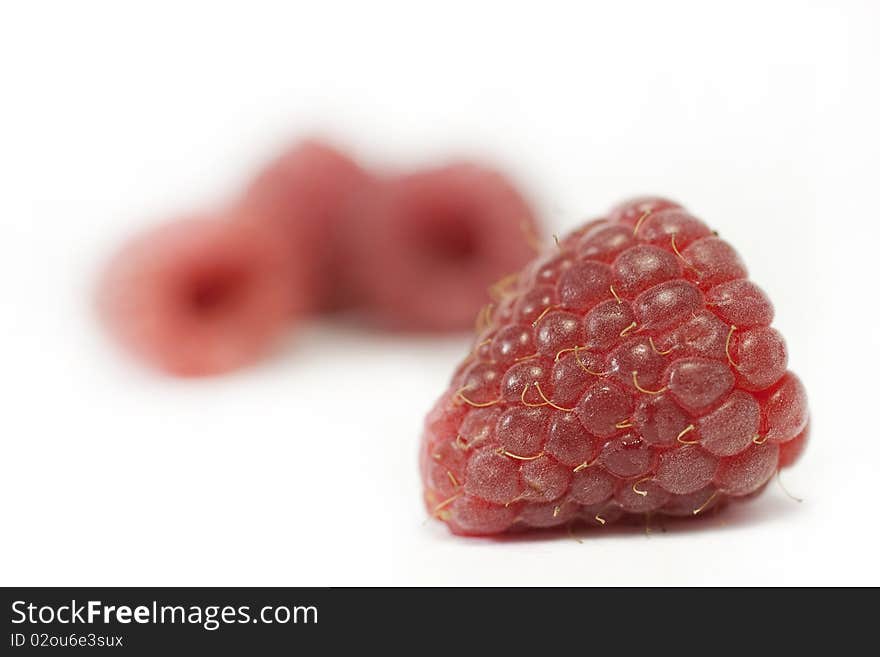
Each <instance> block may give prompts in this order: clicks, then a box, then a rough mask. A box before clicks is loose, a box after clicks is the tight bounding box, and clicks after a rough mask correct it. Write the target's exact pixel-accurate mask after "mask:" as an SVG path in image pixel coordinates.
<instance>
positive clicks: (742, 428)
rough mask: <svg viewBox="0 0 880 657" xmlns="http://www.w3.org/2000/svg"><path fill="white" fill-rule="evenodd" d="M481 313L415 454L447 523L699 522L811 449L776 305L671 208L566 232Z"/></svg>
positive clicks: (632, 206)
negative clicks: (776, 322)
mask: <svg viewBox="0 0 880 657" xmlns="http://www.w3.org/2000/svg"><path fill="white" fill-rule="evenodd" d="M480 318H481V323H480V326H479V328H478V334H477V338H476V342H475V346H474V348H473V350H472V352H471V353H470V355H468V357H467V358H466V359H465V360H464V362H463V363H462V364H461V366H460V367H459V368H458V370H457V371H456V373H455V375H454V377H453V380H452V383H451V385H450V388H449V389H448V390H447V392H446V393H445V394H444V395H443V396H442V397H441V398H440V400H439V401H438V402H437V404H436V405H435V407H434V409H433V410H432V411H431V413H430V414H429V415H428V419H427V422H426V427H425V433H424V437H423V441H422V449H421V470H422V477H423V481H424V484H425V502H426V505H427V507H428V510H429V511H430V512H431V513H432V514H433V515H435V516H436V517H438V518H440V519H441V520H443V521H445V522H446V523H447V524H448V525H449V527H450V529H451V530H452V531H453V532H455V533H458V534H475V535H485V534H494V533H499V532H503V531H508V530H516V529H523V528H534V527H552V526H555V525H559V524H562V523H568V522H571V521H573V520H583V521H585V522H587V523H588V524H592V525H597V526H599V525H604V524H607V523H610V522H612V521H614V520H616V519H619V518H626V517H628V516H633V515H638V514H644V513H648V512H651V513H660V514H666V515H672V516H687V515H690V516H693V515H699V514H701V513H704V512H705V511H706V510H708V509H710V508H713V507H715V506H718V505H721V504H723V503H724V502H726V501H729V500H731V499H735V498H745V497H747V496H751V495H752V494H753V493H755V492H756V491H759V490H760V489H761V488H762V487H763V486H765V485H766V484H767V482H768V481H769V479H770V478H771V477H772V476H773V474H774V473H775V472H776V471H777V469H778V468H781V467H785V466H787V465H790V464H791V463H793V462H794V460H795V459H796V458H797V457H798V456H799V455H800V453H801V451H802V450H803V446H804V444H805V443H806V437H807V434H808V426H807V424H808V419H809V413H808V410H807V398H806V393H805V391H804V388H803V385H802V384H801V382H800V381H799V380H798V378H797V377H796V376H795V375H794V374H792V373H791V372H787V371H786V366H787V351H786V348H785V343H784V342H783V339H782V336H780V335H779V333H778V332H776V331H775V330H774V329H772V328H770V326H769V325H770V323H771V321H772V319H773V308H772V306H771V304H770V301H769V300H768V299H767V296H766V295H765V294H764V293H763V292H762V291H761V289H760V288H758V287H757V286H756V285H755V284H754V283H752V282H750V281H748V280H747V279H746V270H745V267H744V265H743V264H742V261H741V260H740V258H739V256H738V255H737V253H736V251H734V249H733V248H732V247H731V246H730V245H729V244H727V243H726V242H724V241H723V240H721V239H720V238H718V237H717V236H716V235H715V234H713V233H712V231H711V230H710V229H709V228H707V227H706V225H705V224H703V222H702V221H700V220H699V219H696V218H695V217H693V216H691V215H690V214H688V213H687V212H686V211H685V210H684V209H682V208H681V207H680V206H679V205H677V204H675V203H673V202H671V201H667V200H664V199H659V198H646V199H637V200H635V201H630V202H628V203H624V204H622V205H620V206H618V207H617V208H615V209H614V210H612V212H611V213H610V215H609V217H608V218H606V219H601V220H597V221H593V222H591V223H590V224H588V225H587V226H585V227H582V228H581V229H579V230H576V231H575V232H573V233H572V234H571V235H569V236H568V237H566V238H564V239H563V240H561V241H560V243H559V247H558V248H554V249H553V250H551V251H550V252H549V253H547V254H545V255H543V256H541V257H539V258H537V259H536V260H535V261H533V262H532V263H531V264H530V265H528V266H527V267H525V269H523V270H522V271H521V272H520V274H519V275H518V276H517V277H516V279H515V280H513V281H510V282H509V283H508V285H506V286H505V294H504V295H502V299H501V300H500V301H499V302H498V303H497V304H495V305H493V306H490V307H489V308H488V309H487V310H486V311H484V312H483V313H481V315H480Z"/></svg>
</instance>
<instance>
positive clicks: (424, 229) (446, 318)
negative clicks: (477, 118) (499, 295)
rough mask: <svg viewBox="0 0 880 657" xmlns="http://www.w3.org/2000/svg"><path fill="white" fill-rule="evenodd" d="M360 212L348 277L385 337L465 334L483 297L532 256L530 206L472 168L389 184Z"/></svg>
mask: <svg viewBox="0 0 880 657" xmlns="http://www.w3.org/2000/svg"><path fill="white" fill-rule="evenodd" d="M359 211H360V216H359V220H358V221H357V222H355V223H354V224H353V225H351V226H350V229H351V230H350V232H349V233H348V236H349V238H350V243H351V245H352V246H351V250H352V251H353V253H354V267H353V268H352V271H353V272H354V274H355V279H356V281H355V282H356V285H357V288H358V291H359V295H360V297H361V301H362V308H363V311H364V313H365V314H366V315H368V316H369V318H370V319H371V320H372V321H373V322H374V323H375V324H378V325H381V326H384V327H386V328H395V329H415V330H429V331H447V330H458V329H463V328H466V327H468V326H471V325H472V322H473V317H474V314H475V313H476V312H477V310H478V309H479V308H480V306H482V305H483V303H484V296H485V289H486V287H487V286H489V285H490V284H491V283H493V282H494V281H496V280H497V279H498V278H500V277H502V276H504V275H507V274H511V273H513V272H516V271H517V270H518V269H520V268H521V267H522V266H523V265H524V264H525V263H526V262H527V261H528V260H529V259H530V258H531V257H532V256H533V255H534V249H533V247H532V246H531V245H530V244H529V238H530V236H534V234H535V231H536V221H535V217H534V214H533V212H532V210H531V208H530V207H529V205H528V204H527V202H526V200H525V199H524V198H523V197H522V196H521V195H520V193H519V192H518V191H517V190H516V189H515V188H514V186H513V185H512V184H511V183H510V182H509V181H508V180H506V179H505V178H504V177H503V176H502V175H501V174H499V173H497V172H495V171H491V170H489V169H485V168H482V167H479V166H476V165H473V164H468V163H458V164H452V165H449V166H445V167H441V168H437V169H431V170H425V171H420V172H417V173H413V174H409V175H404V176H400V177H395V178H390V179H387V180H385V181H383V182H382V183H381V184H379V185H377V186H375V187H374V188H373V190H372V193H371V194H368V198H365V199H363V202H362V204H361V205H360V206H359ZM536 302H540V299H536ZM512 339H514V338H512Z"/></svg>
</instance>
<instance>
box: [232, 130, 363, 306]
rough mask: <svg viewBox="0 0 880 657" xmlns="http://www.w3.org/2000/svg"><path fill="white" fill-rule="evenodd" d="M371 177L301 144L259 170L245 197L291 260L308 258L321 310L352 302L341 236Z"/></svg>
mask: <svg viewBox="0 0 880 657" xmlns="http://www.w3.org/2000/svg"><path fill="white" fill-rule="evenodd" d="M371 182H372V177H371V176H370V175H369V174H368V173H367V172H366V171H364V170H363V169H362V168H361V167H360V166H359V165H358V164H357V163H356V162H355V161H354V160H352V159H351V158H350V157H349V156H348V155H346V154H344V153H343V152H341V151H339V150H337V149H335V148H334V147H332V146H330V145H329V144H326V143H323V142H321V141H317V140H305V141H302V142H300V143H297V144H295V145H293V146H292V147H290V148H289V149H288V150H287V151H285V152H284V153H283V154H282V155H281V156H280V157H279V158H278V159H277V160H275V161H274V162H272V163H270V164H269V166H267V167H266V168H265V169H264V170H263V171H261V172H260V173H259V174H258V175H257V177H256V178H255V179H254V181H253V182H252V183H251V185H250V187H249V189H248V190H247V192H246V194H245V199H244V203H245V204H246V205H255V206H257V207H258V208H259V212H257V213H255V214H254V215H253V216H255V217H256V218H257V220H258V221H261V222H269V223H271V224H273V226H274V228H276V229H278V235H279V237H281V238H282V239H284V240H285V241H286V242H287V243H288V244H289V249H290V252H291V257H302V255H303V254H304V250H303V245H305V248H306V249H307V251H305V253H307V254H308V255H309V257H308V260H307V264H308V267H306V268H305V270H304V272H303V274H304V275H305V276H307V283H306V285H307V289H310V290H312V297H313V299H314V301H315V305H316V306H317V307H318V309H320V310H333V309H337V308H340V307H344V306H349V305H351V304H352V303H353V298H352V294H353V290H352V289H351V287H352V286H351V283H350V281H351V277H352V275H353V272H351V271H349V263H350V261H351V253H350V248H349V247H350V246H351V244H350V241H349V240H348V239H346V237H345V236H346V235H347V234H348V232H349V231H350V228H351V224H352V223H353V222H355V221H358V220H359V216H358V214H357V199H358V198H359V197H360V196H361V193H362V191H363V190H364V189H365V188H366V187H368V186H369V184H370V183H371Z"/></svg>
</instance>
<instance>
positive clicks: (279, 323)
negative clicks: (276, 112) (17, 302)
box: [98, 211, 306, 376]
mask: <svg viewBox="0 0 880 657" xmlns="http://www.w3.org/2000/svg"><path fill="white" fill-rule="evenodd" d="M239 212H240V211H237V212H236V213H235V215H234V216H222V217H221V216H202V217H195V218H191V219H187V220H182V221H177V222H174V223H170V224H166V225H164V226H162V227H160V228H158V229H154V230H152V231H150V232H148V233H146V234H144V235H141V236H140V237H138V238H136V239H135V240H133V241H132V242H131V243H130V244H128V245H127V246H126V247H125V248H123V249H122V250H121V251H120V253H119V254H118V255H117V256H116V257H115V258H114V260H113V261H112V262H111V264H110V266H109V267H108V268H107V270H106V272H105V273H104V276H103V278H102V281H101V285H100V289H99V299H98V300H99V306H100V311H101V313H102V315H103V318H104V319H105V321H106V323H107V324H108V327H109V329H110V330H111V332H112V333H113V334H115V336H116V337H117V338H118V339H119V341H120V342H121V343H122V344H123V345H124V346H126V347H127V348H129V349H130V350H131V351H133V352H134V353H136V354H137V355H139V356H140V357H142V358H144V359H145V360H147V361H148V362H151V363H152V364H154V365H155V366H157V367H158V368H160V369H162V370H164V371H166V372H168V373H170V374H175V375H179V376H204V375H211V374H219V373H223V372H227V371H230V370H233V369H236V368H238V367H241V366H243V365H246V364H249V363H251V362H253V361H255V360H257V359H258V358H259V357H260V356H262V355H263V354H264V352H266V351H267V350H268V349H269V348H270V347H271V346H273V345H274V343H275V341H276V339H277V338H278V337H279V336H280V334H281V332H282V331H283V329H284V328H285V327H286V325H287V322H288V321H290V319H291V317H292V316H296V315H298V314H299V313H301V312H302V309H303V307H304V306H305V305H306V291H305V289H303V287H302V279H303V277H302V274H301V273H299V272H298V271H293V270H292V268H298V267H300V266H301V263H303V262H304V261H305V260H304V259H303V258H302V257H296V258H290V257H289V255H290V254H289V251H288V250H287V249H286V248H285V247H284V246H283V243H282V241H281V240H279V239H278V238H277V236H276V235H275V234H274V233H272V232H271V231H268V230H267V228H266V227H265V226H261V224H260V222H255V221H251V220H249V219H246V218H244V217H242V216H239Z"/></svg>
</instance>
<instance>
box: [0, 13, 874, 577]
mask: <svg viewBox="0 0 880 657" xmlns="http://www.w3.org/2000/svg"><path fill="white" fill-rule="evenodd" d="M510 4H512V3H493V4H487V3H474V2H467V3H462V4H461V5H460V6H458V5H456V3H449V2H444V3H438V4H437V6H434V7H432V8H428V7H427V6H423V5H422V3H407V2H398V3H376V2H370V3H357V4H355V3H351V5H348V6H340V5H336V4H335V3H330V2H321V3H314V2H308V3H300V4H298V5H295V4H293V3H279V4H278V5H264V4H262V3H255V2H241V3H237V4H235V5H233V6H229V5H226V4H223V5H222V6H218V5H221V3H216V2H210V3H203V4H196V3H179V2H173V3H149V4H145V5H141V7H140V9H133V8H132V5H131V4H130V3H116V2H103V3H94V2H85V1H84V2H77V3H69V2H57V3H45V2H30V3H16V4H15V5H12V4H11V3H10V4H7V5H4V8H3V9H2V10H0V79H2V80H3V85H2V89H0V93H2V94H3V96H4V98H3V99H2V103H0V116H2V121H0V180H2V181H3V185H2V193H0V222H2V228H3V239H2V241H0V245H2V246H0V248H2V257H0V263H2V267H3V277H2V280H3V283H4V286H3V303H2V305H0V314H2V317H0V323H2V325H3V326H4V331H5V336H4V337H5V339H4V341H3V347H2V354H0V356H2V358H0V363H2V371H3V384H2V385H3V387H4V394H3V400H4V401H3V404H2V411H0V412H2V417H3V419H4V423H3V431H2V435H0V441H2V455H0V500H2V504H0V509H2V510H0V526H2V528H3V529H2V540H0V584H7V585H9V584H29V585H38V584H40V585H49V584H92V585H133V584H156V585H158V584H177V585H196V584H205V585H221V584H251V585H272V584H276V585H323V584H337V585H339V584H425V583H436V584H453V583H455V584H587V585H589V584H672V583H675V584H761V583H768V584H832V583H833V584H844V583H847V584H859V583H861V584H874V585H877V584H880V570H878V562H877V558H876V555H877V550H878V548H880V541H878V531H880V530H878V524H877V523H876V522H875V521H874V520H873V516H874V515H876V513H877V505H878V503H880V495H878V492H877V490H878V489H877V484H876V475H877V469H878V464H880V442H878V440H877V421H876V417H877V410H876V403H877V402H876V399H877V383H876V378H877V372H878V362H877V353H878V347H880V345H878V337H877V335H878V328H877V327H878V321H877V320H878V313H877V309H876V306H875V305H868V303H869V300H870V299H871V298H872V297H874V299H876V294H873V293H872V292H871V291H869V289H868V288H867V286H872V287H875V286H876V285H877V283H878V280H877V275H876V271H877V266H876V260H877V254H878V248H877V245H878V243H880V241H878V237H880V235H878V229H877V218H876V214H877V207H876V205H877V204H876V198H877V195H876V185H877V152H878V138H877V137H878V135H877V125H876V117H877V116H878V115H880V103H878V92H877V85H876V72H877V70H878V65H880V46H878V40H877V37H876V27H877V24H878V18H880V11H878V8H877V5H876V3H871V2H867V1H865V2H830V1H829V2H812V3H803V2H792V3H788V2H760V3H737V4H736V5H735V6H733V5H731V6H730V8H728V9H727V10H726V11H721V9H720V7H718V6H717V5H716V4H715V3H702V2H699V3H698V2H695V3H684V4H682V3H675V2H672V3H669V2H664V3H649V2H639V3H607V2H602V3H593V4H588V3H581V2H572V3H570V4H558V5H557V4H556V3H548V2H543V3H534V5H533V6H532V7H531V8H530V9H525V10H522V11H513V10H511V9H510V7H509V5H510ZM312 128H319V129H326V130H330V131H332V132H333V133H334V134H338V135H340V137H341V138H342V140H343V141H344V142H347V143H350V144H352V145H354V146H356V147H357V148H359V149H360V150H361V152H362V153H363V154H364V155H365V156H367V157H372V158H377V157H379V156H381V157H383V158H386V159H387V161H390V162H400V163H401V164H405V163H416V162H423V161H430V160H431V159H432V158H435V157H443V156H451V155H455V154H457V153H459V152H471V151H478V152H483V153H485V154H486V155H487V156H488V157H490V158H491V159H492V160H493V161H497V162H499V163H501V164H503V165H506V168H507V169H508V170H510V171H511V172H513V173H514V174H516V175H517V176H518V177H519V178H520V179H522V180H524V181H526V183H527V184H528V186H529V187H530V188H531V189H532V190H533V192H534V194H535V196H536V198H537V199H538V200H539V202H540V203H541V205H542V207H543V209H544V210H545V211H546V213H547V217H548V221H549V222H550V223H551V224H552V226H553V227H555V228H558V229H559V230H565V229H567V228H570V227H572V226H574V225H575V223H576V222H577V221H578V220H579V219H582V218H584V217H586V216H587V215H591V214H595V213H597V212H601V211H603V210H604V209H605V208H607V207H608V206H609V205H610V204H611V203H613V202H614V201H616V200H618V199H620V198H621V197H625V196H627V195H631V194H633V193H640V192H655V193H662V194H665V195H669V196H672V197H675V198H678V199H680V200H682V201H683V202H685V203H686V204H687V205H688V206H689V207H690V208H691V209H693V211H694V212H695V213H697V214H698V215H700V216H703V217H704V218H705V219H706V220H707V221H708V222H709V223H710V224H712V225H713V226H714V227H716V228H718V229H720V230H721V232H722V234H723V235H724V236H725V237H727V238H729V239H730V240H731V241H732V242H733V243H734V244H735V245H736V246H737V247H738V248H739V250H740V251H741V252H742V254H743V256H744V258H745V259H746V262H747V263H748V264H749V266H750V269H751V273H752V277H753V278H754V280H756V281H757V282H758V283H759V284H761V285H762V286H763V287H765V288H766V289H767V290H768V292H769V293H770V294H771V296H772V298H773V299H774V301H775V303H776V307H777V321H776V325H777V326H778V327H779V328H780V329H781V330H782V331H783V332H784V333H785V335H786V336H787V339H788V343H789V347H790V351H791V365H792V367H793V368H794V369H795V370H796V371H797V372H799V373H800V374H801V375H802V377H803V378H804V380H805V382H806V384H807V387H808V390H809V392H810V396H811V403H812V408H813V412H814V433H813V440H812V444H811V445H810V448H809V450H808V452H807V455H806V457H805V459H804V460H803V461H802V462H801V464H800V465H799V466H798V467H797V468H796V469H794V470H793V471H787V472H786V473H785V474H784V477H785V480H786V484H787V486H788V487H789V488H790V489H792V490H793V491H795V492H796V493H797V494H799V495H801V496H803V497H804V498H806V501H805V502H804V503H803V504H800V505H798V504H796V503H794V502H791V501H790V500H788V498H786V497H785V496H784V495H783V494H782V492H781V491H780V490H779V489H778V488H777V487H775V486H774V487H771V488H770V489H769V491H768V492H767V494H766V495H764V496H763V497H762V498H760V499H758V500H756V501H754V502H753V503H751V504H750V505H748V506H743V507H740V508H738V509H737V510H736V511H735V512H734V513H732V514H726V515H723V516H719V517H718V518H717V519H711V520H709V521H707V522H706V523H703V524H701V525H700V527H699V528H698V529H692V530H688V529H681V528H675V529H673V530H672V531H669V532H667V533H665V534H663V533H661V532H659V531H655V532H654V533H653V534H652V535H651V537H650V538H646V537H645V536H644V534H643V533H642V532H641V531H639V530H635V531H629V532H627V531H619V530H614V531H609V532H605V533H602V532H592V533H590V534H585V535H584V536H583V539H584V542H583V543H578V542H576V541H574V540H572V539H571V538H569V537H566V536H562V537H553V538H544V539H541V540H532V541H507V542H493V541H482V540H465V539H458V538H454V537H452V536H450V535H449V534H448V533H447V532H446V531H445V529H444V528H443V527H442V526H441V525H439V524H438V523H434V522H426V521H425V513H424V511H423V509H422V507H421V501H420V483H419V480H418V474H417V469H416V447H417V440H418V435H419V431H420V424H421V418H422V416H423V415H424V413H425V411H426V410H427V409H428V407H429V406H430V404H431V403H432V401H433V399H434V397H435V396H436V395H437V394H438V393H439V392H440V391H441V389H442V388H443V387H444V386H445V384H446V380H447V377H448V375H449V373H450V371H451V369H452V367H453V366H454V363H455V362H456V361H457V360H458V358H460V357H461V356H462V355H463V354H464V351H465V346H464V345H465V341H464V339H448V340H445V341H439V342H436V341H428V340H416V339H413V340H395V339H392V338H387V337H380V336H372V337H370V336H366V337H365V336H364V335H361V334H356V333H350V332H348V331H346V330H343V329H340V328H338V327H336V328H334V327H329V326H322V325H316V326H314V327H311V328H309V329H308V330H306V331H304V332H303V333H302V334H300V335H298V336H295V337H292V339H291V344H290V346H289V348H288V349H286V350H285V351H284V352H283V353H282V354H281V355H280V357H278V358H277V359H276V360H274V361H272V362H270V363H268V364H266V365H265V366H264V367H260V368H256V369H253V370H250V371H247V372H244V373H242V374H240V375H237V376H232V377H229V378H225V379H220V380H213V381H204V382H179V381H169V380H165V379H161V378H157V377H155V376H153V375H151V374H149V373H148V372H145V371H143V370H141V369H139V368H137V367H136V366H133V365H132V364H131V363H129V362H128V361H127V360H126V359H125V358H123V357H121V356H120V354H119V353H117V352H116V351H115V350H114V349H113V348H112V347H111V346H110V345H108V344H107V342H106V341H105V339H104V337H103V335H101V334H100V332H98V331H97V330H96V327H95V326H94V324H93V319H92V316H91V314H90V307H89V293H90V290H91V284H92V277H93V275H94V272H95V271H96V267H97V266H98V265H99V263H100V262H101V259H102V258H103V257H105V256H106V255H107V254H108V253H109V251H110V249H112V248H113V246H114V245H115V244H117V243H118V241H119V239H121V238H122V237H123V236H125V235H127V234H129V233H130V232H131V231H132V230H133V229H134V228H135V227H136V226H138V225H143V224H144V223H147V222H151V221H154V220H157V219H161V218H163V217H164V216H165V215H167V214H169V213H173V212H174V211H177V210H180V209H186V208H187V207H189V206H190V205H192V204H198V203H202V202H206V201H209V200H211V199H212V198H213V197H214V195H216V194H217V193H219V192H221V191H227V190H229V188H230V186H232V185H234V184H237V183H239V182H240V181H242V180H243V179H244V178H245V176H247V175H248V174H249V172H251V171H252V170H253V168H254V167H255V166H256V165H257V164H258V163H259V162H261V161H262V160H263V158H264V157H266V156H267V155H268V154H270V153H271V151H272V149H273V148H274V147H275V146H277V142H278V140H279V139H280V138H281V137H282V136H283V135H284V134H301V133H304V132H307V131H308V130H310V129H312ZM872 303H873V304H876V300H874V301H873V302H872Z"/></svg>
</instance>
